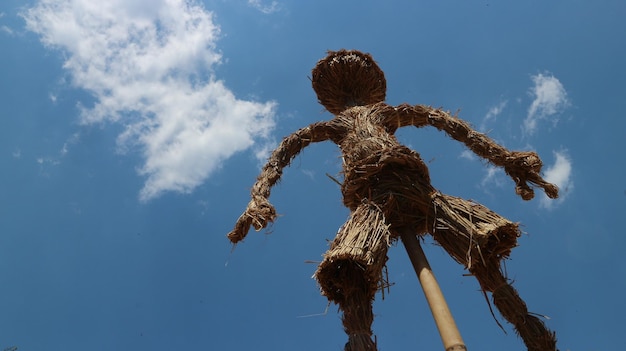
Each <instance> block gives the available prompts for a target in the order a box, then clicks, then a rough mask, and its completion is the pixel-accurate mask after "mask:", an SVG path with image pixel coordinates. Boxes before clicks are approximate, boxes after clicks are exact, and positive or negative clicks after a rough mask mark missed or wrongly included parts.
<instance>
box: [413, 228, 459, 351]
mask: <svg viewBox="0 0 626 351" xmlns="http://www.w3.org/2000/svg"><path fill="white" fill-rule="evenodd" d="M401 238H402V243H403V244H404V248H405V249H406V252H407V253H408V254H409V258H410V259H411V263H412V264H413V268H414V269H415V273H416V274H417V279H419V281H420V284H421V285H422V290H423V291H424V295H425V296H426V300H427V301H428V306H429V307H430V311H431V313H432V314H433V318H434V319H435V323H436V324H437V329H438V330H439V335H440V336H441V341H442V342H443V347H444V349H445V351H467V348H466V347H465V343H464V342H463V339H462V338H461V333H460V332H459V329H458V328H457V326H456V323H455V322H454V318H453V317H452V313H451V312H450V309H449V308H448V304H447V303H446V300H445V298H444V297H443V293H442V292H441V289H440V288H439V284H438V283H437V280H436V279H435V275H434V274H433V271H432V270H431V268H430V264H428V260H427V259H426V255H424V251H422V247H421V246H420V242H419V240H418V239H417V236H416V235H415V234H413V233H404V234H402V235H401Z"/></svg>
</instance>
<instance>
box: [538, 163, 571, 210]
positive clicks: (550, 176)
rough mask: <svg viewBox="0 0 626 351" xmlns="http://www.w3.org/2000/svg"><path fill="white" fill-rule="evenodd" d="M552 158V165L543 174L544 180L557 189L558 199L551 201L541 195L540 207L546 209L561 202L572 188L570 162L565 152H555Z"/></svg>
mask: <svg viewBox="0 0 626 351" xmlns="http://www.w3.org/2000/svg"><path fill="white" fill-rule="evenodd" d="M554 157H555V161H554V164H553V165H552V166H550V167H549V168H548V169H547V170H546V171H545V172H544V179H545V180H546V181H548V182H550V183H552V184H555V185H556V186H558V187H559V198H558V199H556V200H553V199H550V198H548V197H547V196H546V195H545V194H542V196H541V199H540V205H541V207H544V208H548V209H549V208H552V207H553V206H554V205H555V204H560V203H561V202H563V201H564V200H565V198H566V196H567V195H568V194H569V193H570V192H571V191H572V189H573V188H574V182H573V180H572V161H571V160H570V158H569V156H568V155H567V153H566V152H565V151H561V152H558V151H555V152H554Z"/></svg>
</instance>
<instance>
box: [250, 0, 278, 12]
mask: <svg viewBox="0 0 626 351" xmlns="http://www.w3.org/2000/svg"><path fill="white" fill-rule="evenodd" d="M248 5H250V6H252V7H254V8H255V9H257V10H259V11H261V12H263V13H264V14H266V15H268V14H270V13H274V12H276V11H278V10H280V6H279V5H278V1H272V2H271V3H270V4H269V5H264V4H262V3H261V0H248Z"/></svg>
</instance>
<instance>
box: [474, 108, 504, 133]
mask: <svg viewBox="0 0 626 351" xmlns="http://www.w3.org/2000/svg"><path fill="white" fill-rule="evenodd" d="M507 104H508V101H507V100H504V101H501V102H500V103H499V104H497V105H496V106H492V107H491V108H490V109H489V111H487V114H486V115H485V117H484V118H483V121H482V123H481V124H480V130H481V131H483V132H484V131H485V129H486V128H487V124H488V123H490V122H491V121H492V120H495V119H496V117H498V116H499V115H500V114H501V113H502V110H504V108H505V107H506V105H507Z"/></svg>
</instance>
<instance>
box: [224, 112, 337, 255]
mask: <svg viewBox="0 0 626 351" xmlns="http://www.w3.org/2000/svg"><path fill="white" fill-rule="evenodd" d="M343 129H345V128H343V127H342V126H341V124H340V123H339V121H338V120H337V119H333V120H331V121H328V122H318V123H313V124H311V125H309V126H308V127H305V128H302V129H300V130H298V131H296V132H295V133H293V134H291V135H289V136H288V137H286V138H284V139H283V141H282V142H281V143H280V145H278V147H277V148H276V149H275V150H274V152H272V155H271V156H270V158H269V160H268V161H267V163H266V164H265V166H264V167H263V169H262V171H261V173H260V174H259V176H258V178H257V181H256V183H255V184H254V186H253V187H252V190H251V195H252V200H250V203H248V207H247V208H246V210H245V211H244V213H243V214H242V215H241V216H240V217H239V219H238V220H237V223H236V224H235V228H234V229H233V230H232V231H231V232H230V233H228V239H230V241H231V242H232V243H233V244H236V243H238V242H239V241H241V240H243V239H244V238H245V237H246V235H247V234H248V231H249V230H250V226H254V228H255V229H256V230H257V231H259V230H261V229H263V228H265V227H266V226H267V225H268V224H269V223H271V222H274V219H276V210H275V209H274V206H272V204H270V202H269V200H268V198H269V196H270V192H271V188H272V187H273V186H274V185H275V184H276V182H278V180H280V177H281V175H282V174H283V168H285V167H287V166H288V165H289V163H290V162H291V160H292V159H293V158H294V157H296V155H298V153H300V151H302V149H304V148H305V147H307V146H308V145H309V144H310V143H315V142H320V141H326V140H333V141H335V142H338V140H339V138H340V136H341V135H343V134H344V131H343Z"/></svg>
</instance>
